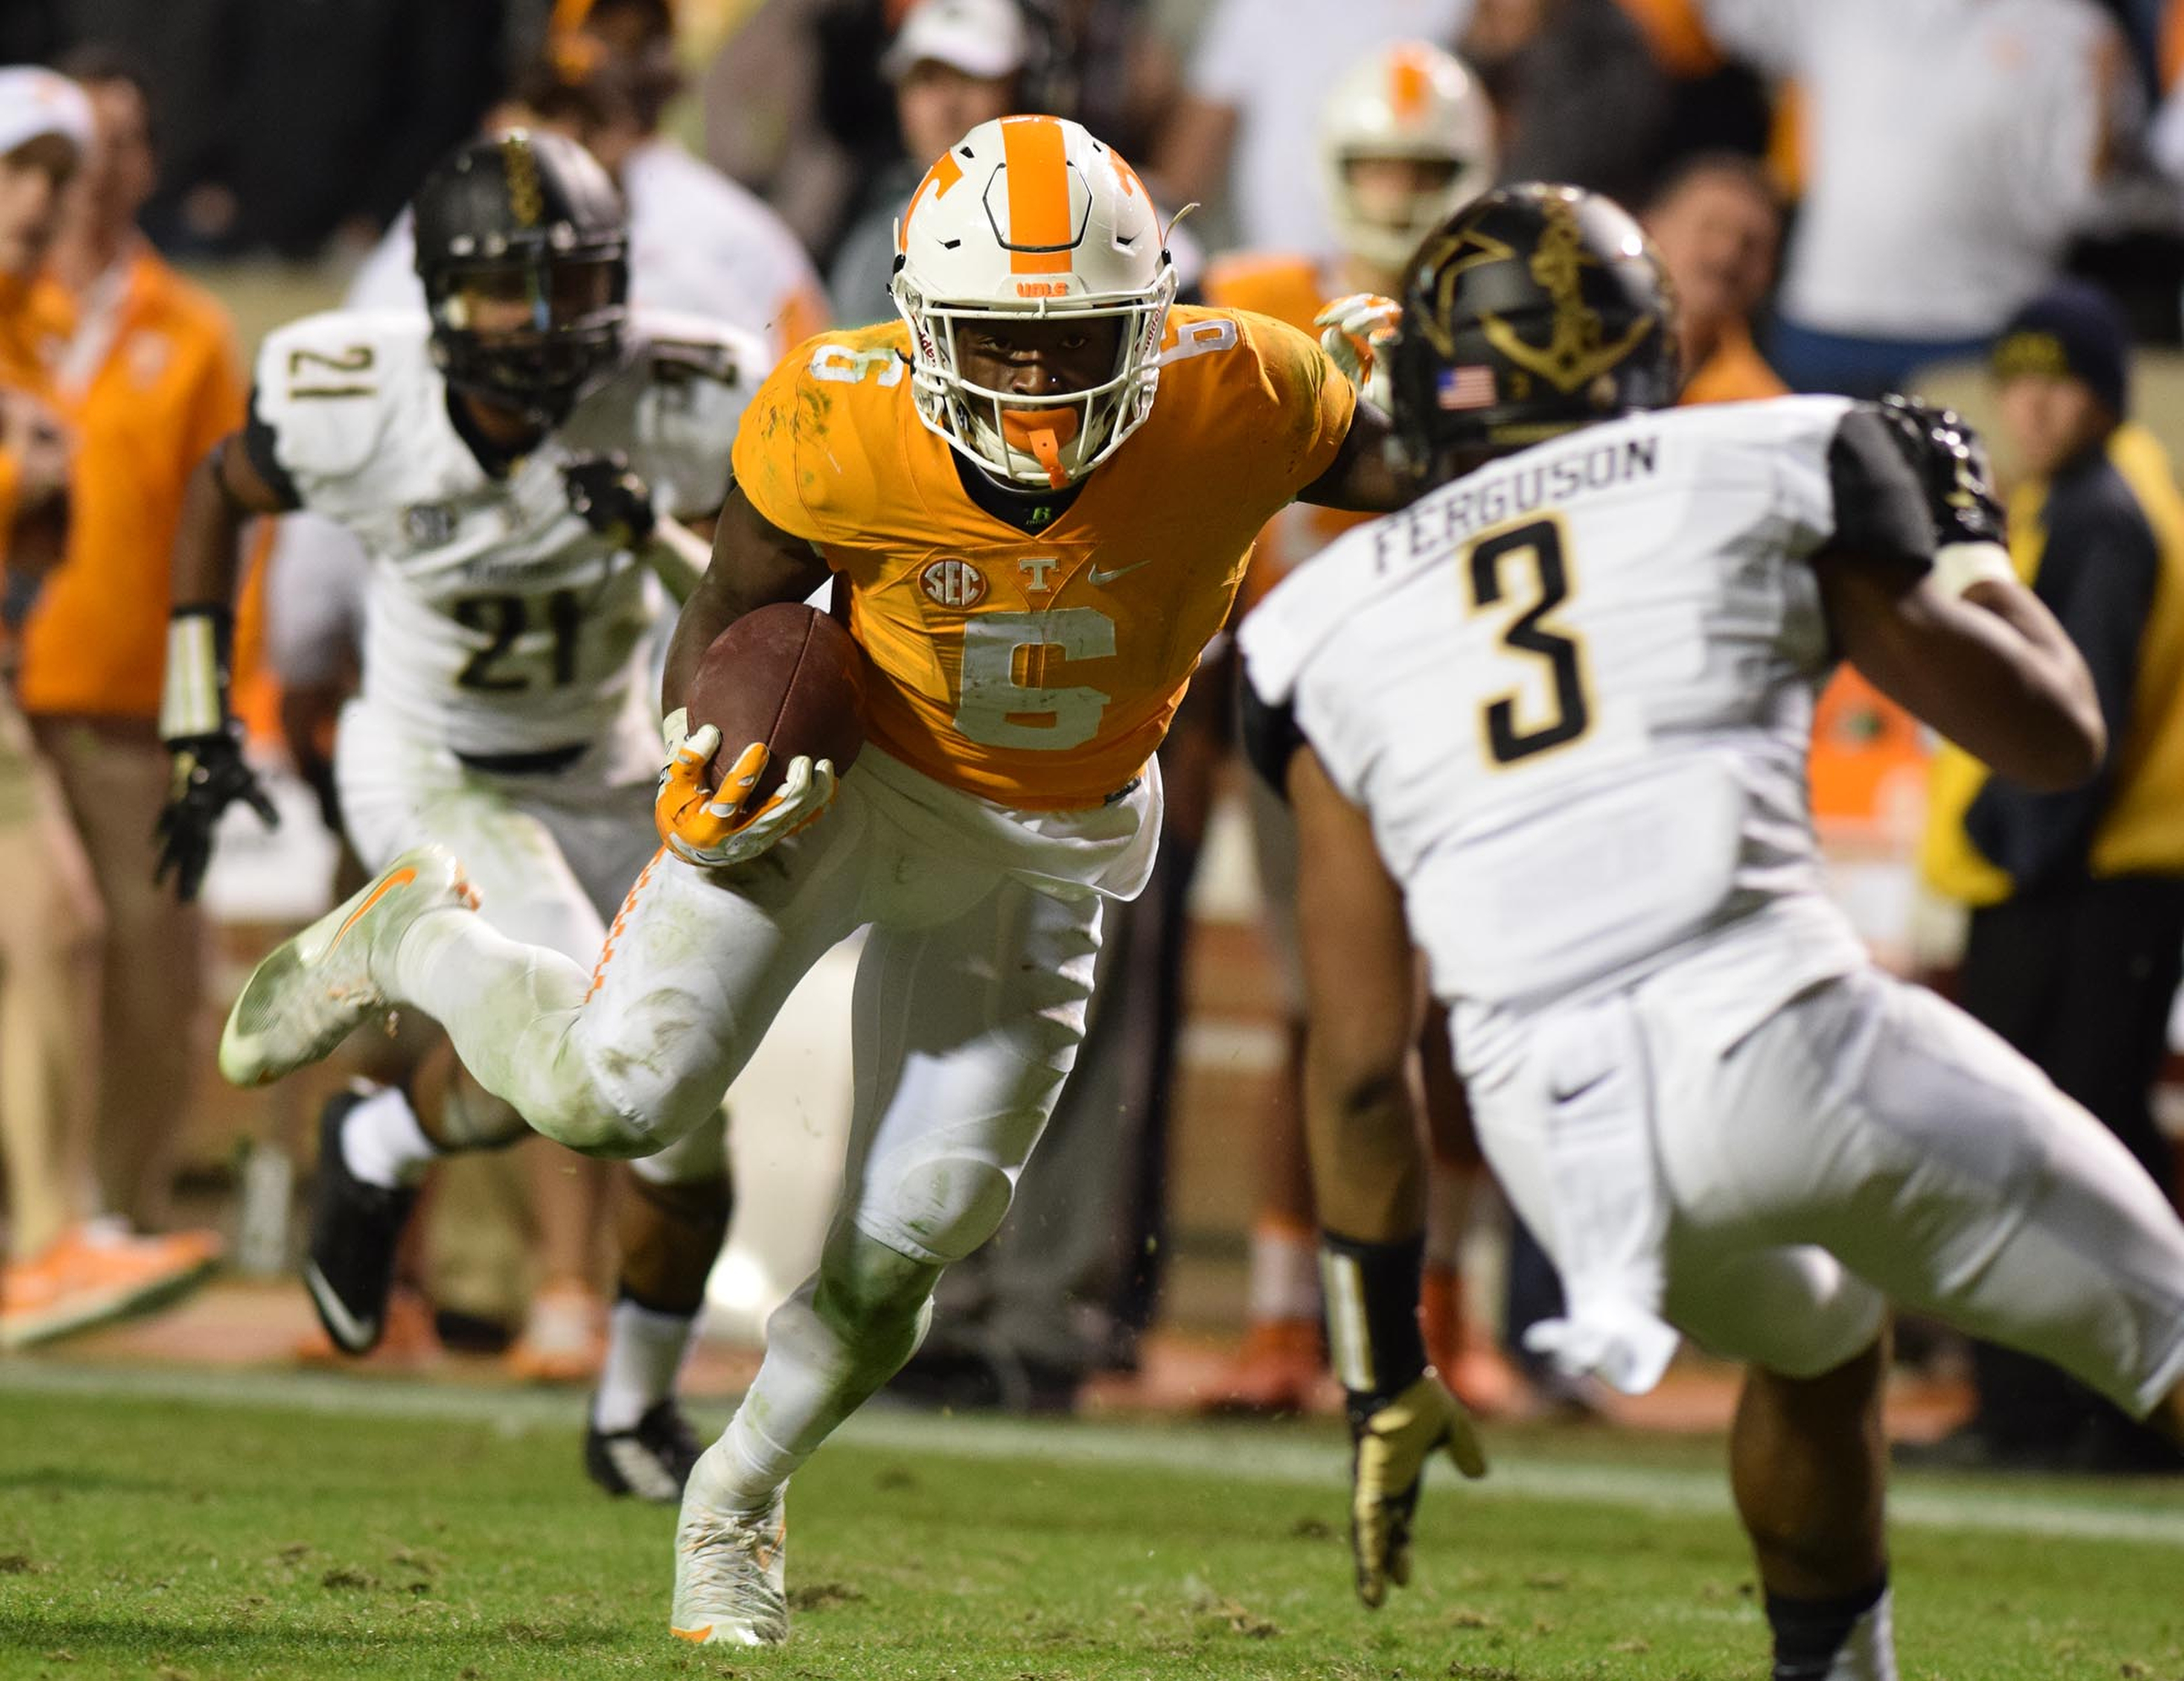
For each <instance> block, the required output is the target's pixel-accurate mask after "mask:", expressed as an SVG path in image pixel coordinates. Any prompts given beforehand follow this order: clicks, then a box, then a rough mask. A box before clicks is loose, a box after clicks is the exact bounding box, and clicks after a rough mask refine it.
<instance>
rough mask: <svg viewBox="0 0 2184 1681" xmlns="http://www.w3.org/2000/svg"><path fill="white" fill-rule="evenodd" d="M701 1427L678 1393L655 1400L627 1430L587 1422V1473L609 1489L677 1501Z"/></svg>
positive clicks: (693, 1460)
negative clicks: (693, 1425)
mask: <svg viewBox="0 0 2184 1681" xmlns="http://www.w3.org/2000/svg"><path fill="white" fill-rule="evenodd" d="M704 1451H705V1450H704V1448H703V1446H702V1445H701V1444H700V1443H699V1442H698V1433H697V1432H696V1431H695V1430H693V1429H692V1428H691V1423H690V1420H689V1419H688V1418H686V1417H684V1416H683V1413H682V1408H681V1407H679V1406H677V1405H676V1404H675V1401H674V1397H673V1396H672V1395H671V1396H669V1397H668V1398H667V1399H666V1400H665V1401H660V1402H655V1403H653V1404H652V1406H651V1407H650V1408H648V1409H647V1410H646V1412H645V1414H644V1416H643V1417H642V1418H641V1419H639V1420H638V1421H637V1423H636V1424H635V1425H634V1426H633V1427H632V1428H631V1429H628V1430H602V1429H600V1427H599V1426H598V1425H596V1424H588V1425H586V1426H585V1428H584V1473H585V1475H587V1476H589V1477H590V1478H591V1480H592V1481H593V1482H594V1483H596V1484H599V1485H600V1487H602V1488H603V1489H605V1490H606V1491H607V1493H608V1494H616V1495H621V1494H634V1495H636V1496H637V1497H638V1499H640V1500H653V1501H657V1502H659V1503H660V1504H662V1505H672V1504H674V1503H675V1502H676V1501H678V1500H681V1499H682V1485H683V1484H685V1483H687V1482H689V1481H690V1473H691V1471H692V1469H693V1467H694V1466H695V1465H696V1464H697V1463H698V1455H699V1454H700V1453H703V1452H704Z"/></svg>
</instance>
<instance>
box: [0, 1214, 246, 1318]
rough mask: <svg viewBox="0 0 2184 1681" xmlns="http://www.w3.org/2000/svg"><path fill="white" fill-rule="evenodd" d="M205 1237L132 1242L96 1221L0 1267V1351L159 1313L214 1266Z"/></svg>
mask: <svg viewBox="0 0 2184 1681" xmlns="http://www.w3.org/2000/svg"><path fill="white" fill-rule="evenodd" d="M219 1253H220V1251H219V1246H218V1240H217V1238H214V1237H213V1236H212V1234H211V1233H209V1232H184V1233H180V1234H177V1236H174V1237H137V1236H136V1235H135V1234H134V1233H131V1232H129V1231H126V1230H106V1229H104V1228H103V1227H102V1226H101V1224H100V1223H99V1222H97V1221H93V1222H90V1223H87V1224H86V1225H81V1226H76V1227H72V1228H71V1229H70V1230H66V1231H65V1232H63V1233H62V1234H61V1235H60V1236H59V1237H57V1238H56V1239H55V1240H53V1241H52V1242H51V1243H48V1244H47V1245H46V1246H45V1248H44V1249H43V1250H41V1251H39V1252H38V1253H37V1254H35V1255H33V1256H31V1257H29V1258H28V1259H27V1260H24V1261H13V1262H10V1263H9V1264H7V1265H6V1266H4V1267H0V1349H18V1348H28V1347H30V1346H31V1345H32V1344H34V1343H38V1342H53V1341H54V1340H55V1339H56V1338H59V1337H66V1336H72V1335H74V1334H75V1333H76V1332H79V1331H88V1330H90V1329H91V1328H92V1327H93V1326H95V1325H102V1324H105V1323H106V1322H108V1321H109V1320H116V1319H119V1318H121V1317H123V1316H124V1315H125V1314H129V1313H136V1312H141V1311H145V1310H146V1309H148V1308H153V1307H157V1306H161V1305H163V1304H165V1303H167V1302H170V1301H174V1300H175V1299H176V1298H177V1296H180V1295H182V1294H183V1293H184V1292H185V1291H188V1290H190V1289H192V1288H193V1287H195V1286H196V1285H197V1283H198V1282H199V1281H201V1280H202V1279H203V1278H204V1277H205V1275H206V1273H207V1271H210V1270H211V1268H212V1266H213V1263H214V1262H215V1261H217V1260H218V1259H219Z"/></svg>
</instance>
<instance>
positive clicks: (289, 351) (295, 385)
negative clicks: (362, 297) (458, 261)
mask: <svg viewBox="0 0 2184 1681" xmlns="http://www.w3.org/2000/svg"><path fill="white" fill-rule="evenodd" d="M429 331H430V329H429V327H428V324H427V322H426V320H425V319H424V317H422V316H421V315H420V316H418V317H416V318H414V319H411V318H410V317H408V316H404V315H387V314H376V313H367V312H361V311H351V310H335V311H330V312H329V313H326V314H322V315H312V316H306V317H305V318H304V319H301V320H299V321H291V322H289V323H288V325H287V326H285V327H281V328H278V329H275V330H274V331H273V332H271V333H269V334H268V335H267V338H266V340H265V343H264V344H263V345H261V346H260V347H259V349H258V366H257V370H256V390H255V393H254V395H253V398H252V407H253V409H254V410H255V412H256V413H257V415H258V420H260V422H261V423H263V424H264V425H265V426H267V427H268V429H270V430H271V431H272V433H273V438H274V449H275V452H276V454H277V456H278V460H279V461H280V464H281V465H282V466H283V467H284V468H285V469H287V471H288V472H289V473H290V474H291V475H292V476H294V477H296V478H297V479H298V482H299V484H300V485H301V486H302V488H303V489H304V491H305V493H306V494H307V496H308V491H309V482H310V481H312V480H325V479H334V478H341V477H345V476H347V475H349V474H350V473H353V472H354V471H357V470H358V469H359V467H361V466H362V465H363V464H364V463H365V462H366V461H369V459H370V457H371V454H372V452H373V451H374V450H375V449H376V448H377V446H378V444H379V437H380V434H381V432H382V430H384V427H385V424H386V420H387V417H388V416H389V414H390V413H391V412H392V411H393V410H394V409H395V407H396V405H397V404H398V403H399V400H400V396H401V393H402V392H403V391H404V390H407V389H408V387H409V386H410V383H411V382H413V381H415V380H418V379H419V378H420V376H423V377H432V378H437V374H435V373H433V371H432V370H431V364H430V358H429V357H428V355H427V353H426V351H425V348H424V344H425V339H426V338H427V337H428V334H429Z"/></svg>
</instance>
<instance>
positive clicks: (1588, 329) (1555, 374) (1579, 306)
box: [1424, 192, 1659, 396]
mask: <svg viewBox="0 0 2184 1681" xmlns="http://www.w3.org/2000/svg"><path fill="white" fill-rule="evenodd" d="M1536 202H1537V203H1538V204H1539V206H1540V208H1541V211H1542V215H1543V216H1544V217H1545V218H1546V227H1545V228H1544V229H1543V230H1542V233H1541V235H1540V242H1539V245H1538V247H1537V248H1535V249H1534V250H1533V252H1532V256H1531V258H1529V259H1528V261H1529V267H1530V268H1531V270H1532V279H1533V280H1534V281H1535V282H1537V283H1538V285H1539V287H1540V289H1542V291H1544V292H1545V293H1546V294H1547V299H1548V302H1549V304H1550V306H1551V307H1552V309H1553V311H1554V320H1553V325H1552V329H1550V331H1549V335H1548V339H1547V342H1546V344H1545V345H1543V346H1542V345H1534V344H1531V343H1529V342H1527V341H1526V340H1525V339H1523V338H1522V337H1521V336H1520V335H1519V334H1518V332H1517V329H1515V328H1513V327H1512V326H1511V325H1510V324H1509V323H1508V322H1507V321H1505V320H1503V319H1502V318H1501V317H1500V316H1498V315H1494V314H1491V313H1490V312H1488V311H1486V310H1483V309H1482V310H1481V311H1479V314H1478V321H1479V330H1480V331H1481V332H1482V333H1484V334H1485V335H1486V340H1487V342H1488V343H1489V344H1491V345H1492V346H1493V347H1494V349H1497V350H1499V351H1500V352H1501V353H1502V355H1503V356H1504V357H1506V358H1507V359H1509V360H1510V361H1511V362H1512V363H1513V364H1514V365H1515V366H1517V367H1518V368H1521V369H1523V370H1525V371H1527V372H1528V373H1532V374H1534V375H1536V376H1538V377H1539V378H1540V379H1542V380H1546V381H1547V382H1548V383H1549V384H1550V385H1552V386H1553V387H1554V389H1555V390H1558V391H1560V392H1562V394H1563V395H1564V396H1569V395H1570V394H1571V393H1572V392H1574V391H1577V390H1582V388H1583V387H1584V386H1586V385H1588V384H1590V383H1591V382H1592V381H1593V380H1597V379H1598V378H1599V377H1600V376H1601V375H1602V374H1603V373H1606V372H1608V371H1610V370H1612V369H1613V368H1614V367H1615V366H1616V365H1617V364H1618V363H1620V362H1621V361H1622V360H1623V358H1625V357H1626V356H1628V355H1629V354H1630V353H1631V352H1632V351H1633V350H1634V349H1637V348H1638V346H1639V345H1640V344H1641V343H1642V342H1643V340H1644V339H1645V337H1646V335H1647V334H1648V333H1650V332H1652V331H1653V329H1654V328H1655V327H1656V326H1658V325H1659V319H1658V318H1657V317H1656V316H1654V315H1651V314H1648V315H1644V316H1642V317H1640V318H1639V319H1637V320H1636V321H1634V322H1633V323H1632V324H1631V326H1630V327H1629V329H1627V330H1625V331H1624V332H1623V334H1622V336H1621V337H1619V338H1617V339H1615V340H1613V342H1612V343H1611V342H1608V341H1607V326H1606V323H1605V322H1603V320H1602V319H1601V317H1600V311H1599V310H1597V309H1594V308H1593V306H1592V305H1591V304H1589V303H1587V302H1586V301H1585V296H1584V270H1585V269H1586V268H1599V267H1601V261H1600V258H1598V257H1596V256H1595V255H1593V252H1591V251H1589V250H1587V249H1586V248H1585V241H1584V233H1583V230H1582V228H1579V226H1578V222H1577V208H1576V204H1575V202H1574V201H1573V200H1572V198H1570V197H1565V196H1564V195H1562V193H1559V192H1550V193H1546V194H1543V195H1542V196H1541V197H1539V199H1538V200H1537V201H1536ZM1516 256H1517V253H1516V251H1515V250H1514V249H1513V248H1512V247H1511V246H1509V245H1508V244H1507V243H1506V242H1504V241H1502V240H1500V239H1496V238H1492V237H1491V235H1488V234H1485V233H1483V232H1481V230H1479V229H1478V228H1468V229H1466V230H1464V231H1463V232H1462V233H1461V234H1454V235H1451V236H1448V237H1447V238H1444V239H1443V240H1442V241H1441V245H1440V246H1439V247H1437V248H1435V250H1434V251H1433V252H1432V253H1431V257H1430V258H1429V259H1428V265H1429V268H1428V271H1429V272H1432V265H1435V264H1439V263H1441V262H1443V261H1446V262H1447V265H1448V266H1447V267H1446V268H1441V269H1440V270H1439V272H1437V273H1435V274H1434V281H1433V286H1434V304H1435V308H1434V309H1433V311H1432V313H1431V316H1430V317H1429V319H1427V321H1426V322H1425V323H1424V328H1425V333H1426V337H1427V339H1428V340H1429V341H1430V342H1431V344H1432V346H1433V348H1434V349H1437V350H1439V351H1440V352H1441V355H1442V356H1444V357H1452V356H1454V355H1455V354H1456V345H1455V334H1454V331H1453V329H1452V328H1451V315H1452V313H1453V309H1454V305H1455V292H1456V282H1457V280H1458V279H1459V278H1461V277H1462V276H1463V275H1464V274H1466V273H1468V272H1469V271H1470V270H1471V269H1473V268H1479V267H1481V265H1483V264H1486V263H1493V262H1513V261H1514V260H1516ZM1451 259H1452V260H1451Z"/></svg>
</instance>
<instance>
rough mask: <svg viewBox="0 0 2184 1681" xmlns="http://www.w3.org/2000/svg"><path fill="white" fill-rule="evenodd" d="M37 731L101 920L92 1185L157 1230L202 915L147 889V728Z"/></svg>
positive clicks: (127, 722) (189, 1084) (190, 1028)
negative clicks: (101, 1043)
mask: <svg viewBox="0 0 2184 1681" xmlns="http://www.w3.org/2000/svg"><path fill="white" fill-rule="evenodd" d="M34 727H35V730H36V733H37V740H38V744H39V745H40V746H41V747H42V748H43V749H44V750H45V754H46V757H47V759H48V760H49V761H50V762H51V764H52V765H53V768H54V771H55V773H56V775H57V776H58V777H59V780H60V785H61V791H62V793H63V795H65V797H66V800H67V805H68V810H69V813H70V814H71V815H72V816H73V817H74V819H75V826H76V835H77V837H78V838H79V839H80V841H81V842H82V847H83V856H85V857H86V858H87V859H88V860H89V862H90V868H91V877H92V880H93V881H94V882H95V883H96V893H97V898H98V903H99V904H100V905H101V906H103V907H104V911H105V924H106V937H105V941H104V950H103V954H102V963H101V973H100V982H101V986H100V993H101V998H100V1007H101V1011H102V1014H103V1026H104V1028H105V1042H106V1045H107V1046H109V1047H111V1048H112V1050H111V1051H110V1052H109V1054H107V1055H106V1056H104V1057H101V1058H98V1059H97V1064H96V1066H97V1069H98V1074H99V1081H98V1094H97V1099H96V1100H97V1116H98V1119H97V1125H96V1129H95V1131H94V1133H93V1137H94V1138H95V1139H96V1154H95V1156H94V1158H93V1159H94V1161H95V1162H96V1168H97V1172H98V1182H99V1185H100V1187H101V1189H102V1190H103V1191H104V1192H105V1197H106V1206H107V1207H108V1208H109V1209H111V1210H114V1211H115V1212H116V1213H120V1214H124V1215H126V1216H127V1217H128V1218H129V1220H132V1221H133V1222H134V1223H135V1224H136V1225H137V1226H139V1227H141V1228H143V1229H144V1230H162V1229H164V1228H165V1227H166V1226H167V1224H168V1223H169V1221H168V1213H169V1210H168V1199H169V1193H170V1190H171V1186H172V1181H173V1179H174V1166H175V1159H176V1155H177V1151H178V1150H179V1149H180V1148H181V1142H182V1139H181V1129H182V1124H183V1121H184V1119H185V1117H186V1116H187V1113H188V1106H189V1099H190V1095H191V1092H192V1090H193V1088H194V1082H193V1078H192V1077H193V1075H194V1074H195V1072H196V1069H197V1064H198V1061H199V1058H198V1057H197V1055H195V1054H194V1053H195V1051H196V1049H197V1012H198V1008H199V1006H200V1005H201V1004H202V1002H203V1001H204V996H205V934H204V917H203V916H202V914H201V913H200V912H199V910H198V908H197V906H194V905H182V904H178V903H177V902H176V899H175V890H174V884H173V883H172V882H171V881H170V882H168V883H167V885H166V886H153V884H152V866H153V862H154V859H155V856H156V855H155V852H154V849H153V845H152V826H153V825H154V824H155V823H156V822H157V820H158V816H159V808H160V807H161V805H164V804H165V803H166V801H167V783H168V775H169V761H168V756H167V749H166V748H164V747H162V746H161V745H160V744H159V738H158V735H157V731H156V729H155V727H154V725H153V724H151V723H150V722H149V721H148V720H143V721H140V720H136V719H106V718H99V719H84V718H66V717H51V716H48V717H40V718H37V719H35V720H34Z"/></svg>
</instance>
